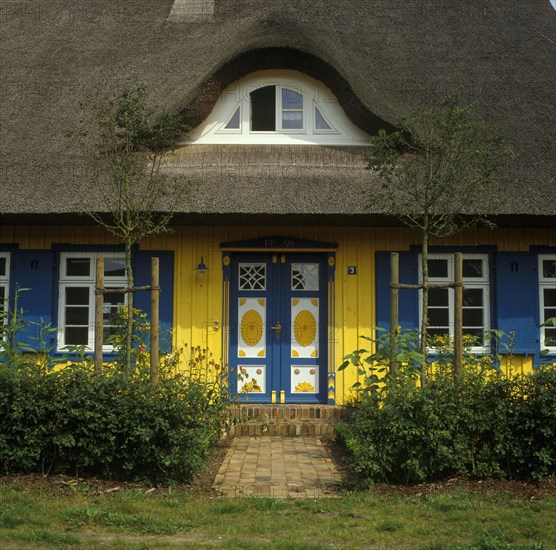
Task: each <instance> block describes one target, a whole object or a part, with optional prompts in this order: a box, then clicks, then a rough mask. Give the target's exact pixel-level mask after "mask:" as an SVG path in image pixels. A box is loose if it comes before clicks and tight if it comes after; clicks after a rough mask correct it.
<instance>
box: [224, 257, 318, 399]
mask: <svg viewBox="0 0 556 550" xmlns="http://www.w3.org/2000/svg"><path fill="white" fill-rule="evenodd" d="M325 260H326V258H325V257H324V256H323V255H319V254H295V253H291V254H243V255H238V256H237V257H234V258H233V259H232V264H231V277H230V278H231V293H230V335H229V342H230V350H229V363H230V377H229V380H230V390H231V391H232V392H234V393H237V395H238V396H239V398H240V399H241V400H242V401H243V400H245V401H249V402H268V403H270V402H276V403H280V402H287V403H321V402H325V401H326V374H327V373H326V368H327V367H326V365H327V361H326V353H327V346H326V341H325V337H326V319H327V294H326V263H325Z"/></svg>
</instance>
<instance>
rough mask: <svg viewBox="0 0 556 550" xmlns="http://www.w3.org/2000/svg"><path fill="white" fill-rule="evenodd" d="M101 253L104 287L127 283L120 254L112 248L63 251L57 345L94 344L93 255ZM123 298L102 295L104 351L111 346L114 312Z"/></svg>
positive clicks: (121, 303) (114, 286) (123, 296)
mask: <svg viewBox="0 0 556 550" xmlns="http://www.w3.org/2000/svg"><path fill="white" fill-rule="evenodd" d="M100 256H103V257H104V286H105V288H107V289H109V288H124V287H126V285H127V279H126V274H125V263H124V255H123V254H119V253H113V252H111V253H104V254H102V253H75V252H64V253H62V254H60V287H59V315H58V325H59V332H58V348H59V349H63V348H65V347H67V346H85V347H86V348H90V349H92V348H93V345H94V323H95V319H94V315H95V312H94V305H95V286H96V259H97V258H98V257H100ZM126 301H127V300H126V297H125V295H124V294H123V293H108V294H105V295H104V311H103V326H104V330H103V333H104V337H103V338H104V346H103V349H104V350H105V351H110V350H111V349H112V346H111V345H109V344H108V343H107V340H108V338H109V337H110V336H111V335H112V334H113V332H114V326H113V324H112V320H113V314H114V313H115V312H116V310H117V309H118V307H119V306H121V305H123V304H125V303H126Z"/></svg>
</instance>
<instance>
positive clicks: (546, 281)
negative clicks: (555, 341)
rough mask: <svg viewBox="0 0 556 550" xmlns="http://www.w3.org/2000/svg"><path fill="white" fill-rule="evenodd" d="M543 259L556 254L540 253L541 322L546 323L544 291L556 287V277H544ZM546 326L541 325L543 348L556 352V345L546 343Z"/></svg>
mask: <svg viewBox="0 0 556 550" xmlns="http://www.w3.org/2000/svg"><path fill="white" fill-rule="evenodd" d="M543 260H553V261H555V260H556V254H539V256H538V262H539V263H538V266H539V319H540V322H541V324H542V323H544V321H545V318H544V291H545V290H546V289H550V290H552V289H556V278H554V277H544V275H543V265H542V264H543ZM545 334H546V332H545V327H540V343H541V350H545V349H546V350H548V353H550V354H556V346H547V345H546V344H545Z"/></svg>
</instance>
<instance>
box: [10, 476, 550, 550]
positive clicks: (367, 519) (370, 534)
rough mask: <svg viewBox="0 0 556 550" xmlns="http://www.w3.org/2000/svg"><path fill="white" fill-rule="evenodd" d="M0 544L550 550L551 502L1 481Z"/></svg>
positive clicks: (494, 496) (493, 496) (465, 495)
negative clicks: (225, 493) (95, 488)
mask: <svg viewBox="0 0 556 550" xmlns="http://www.w3.org/2000/svg"><path fill="white" fill-rule="evenodd" d="M0 547H2V548H3V549H5V550H10V549H12V548H13V549H16V548H17V549H18V548H21V549H23V548H24V549H28V548H29V549H32V548H66V547H67V548H71V547H73V548H95V549H96V548H99V549H103V548H123V549H125V548H133V549H141V548H143V549H147V548H226V549H228V548H230V549H235V548H237V549H258V548H272V549H278V550H288V549H296V550H297V549H301V550H302V549H306V550H313V549H315V550H316V549H322V548H342V549H344V548H345V549H349V548H415V549H428V550H433V549H456V548H462V549H470V548H476V549H480V550H498V549H520V548H521V549H550V548H556V497H547V498H544V499H539V500H530V499H526V498H523V497H518V496H516V495H513V494H509V493H489V494H482V495H477V494H472V493H469V492H464V491H457V492H446V493H440V494H428V495H421V496H411V497H401V496H386V495H378V494H373V493H372V492H369V493H344V494H341V495H340V496H339V497H338V498H323V499H319V500H306V499H291V500H278V499H267V498H244V499H240V498H214V497H210V496H203V495H199V494H196V493H192V492H188V491H187V490H185V489H183V490H182V489H179V490H178V489H174V490H166V491H164V492H160V491H159V492H158V494H156V495H155V494H149V493H146V492H145V491H144V490H123V491H118V492H113V493H110V494H101V495H94V494H91V493H90V492H88V491H87V490H86V488H85V490H79V488H77V489H75V490H74V491H71V492H65V493H63V492H60V491H55V490H52V489H49V488H48V487H44V488H40V487H39V488H37V487H35V488H28V487H22V486H20V485H18V484H17V483H14V482H0Z"/></svg>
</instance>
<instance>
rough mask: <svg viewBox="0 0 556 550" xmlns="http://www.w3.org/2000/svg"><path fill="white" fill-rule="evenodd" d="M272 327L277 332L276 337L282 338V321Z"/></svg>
mask: <svg viewBox="0 0 556 550" xmlns="http://www.w3.org/2000/svg"><path fill="white" fill-rule="evenodd" d="M270 328H271V329H272V330H273V331H274V332H275V333H276V337H277V338H280V334H282V325H281V324H280V321H278V322H277V323H276V324H275V325H274V326H273V327H270Z"/></svg>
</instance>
